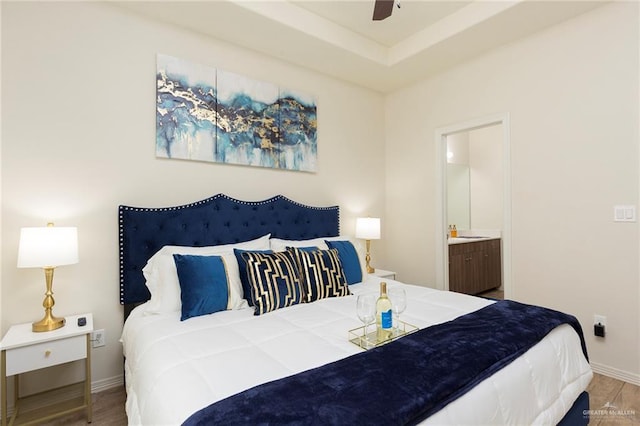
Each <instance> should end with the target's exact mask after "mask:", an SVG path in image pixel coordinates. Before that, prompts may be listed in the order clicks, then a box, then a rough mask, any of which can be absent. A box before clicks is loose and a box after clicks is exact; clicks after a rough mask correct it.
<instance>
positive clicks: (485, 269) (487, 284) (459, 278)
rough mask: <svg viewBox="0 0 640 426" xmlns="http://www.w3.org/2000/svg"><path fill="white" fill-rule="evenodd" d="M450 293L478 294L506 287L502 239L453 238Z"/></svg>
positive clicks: (450, 262)
mask: <svg viewBox="0 0 640 426" xmlns="http://www.w3.org/2000/svg"><path fill="white" fill-rule="evenodd" d="M448 242H449V290H451V291H455V292H458V293H466V294H478V293H482V292H485V291H487V290H491V289H494V288H498V287H500V286H501V285H502V260H501V253H500V242H501V240H500V238H495V237H458V238H449V240H448Z"/></svg>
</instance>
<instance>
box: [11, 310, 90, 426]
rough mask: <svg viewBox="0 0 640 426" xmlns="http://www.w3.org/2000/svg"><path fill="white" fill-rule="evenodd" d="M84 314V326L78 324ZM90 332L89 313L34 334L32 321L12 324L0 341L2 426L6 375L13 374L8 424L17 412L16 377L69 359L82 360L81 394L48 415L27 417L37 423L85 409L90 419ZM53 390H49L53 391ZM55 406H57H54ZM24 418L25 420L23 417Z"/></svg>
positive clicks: (30, 421)
mask: <svg viewBox="0 0 640 426" xmlns="http://www.w3.org/2000/svg"><path fill="white" fill-rule="evenodd" d="M80 317H85V318H86V325H84V326H79V325H78V318H80ZM92 331H93V316H92V314H82V315H73V316H68V317H66V325H65V326H64V327H62V328H59V329H57V330H53V331H45V332H39V333H34V332H33V331H31V323H25V324H19V325H14V326H12V327H11V328H10V329H9V331H7V334H5V336H4V338H3V339H2V342H0V350H2V360H1V368H2V371H1V377H0V379H1V380H2V426H5V425H6V424H7V377H9V376H15V377H14V411H13V415H12V417H11V423H13V422H14V420H16V417H17V416H19V415H20V409H19V408H20V405H19V404H20V401H21V398H20V397H19V395H20V387H19V377H20V374H21V373H26V372H29V371H33V370H38V369H41V368H48V367H52V366H54V365H59V364H64V363H67V362H71V361H78V360H83V359H84V360H85V380H84V396H83V397H81V398H78V399H77V400H72V401H69V402H70V403H72V405H71V406H67V405H68V404H66V403H65V404H60V406H59V408H60V410H59V411H57V412H56V413H51V414H47V415H45V416H43V417H41V418H39V419H28V422H29V423H34V424H35V423H38V422H42V421H44V420H49V419H52V418H55V417H58V416H62V415H65V414H69V413H72V412H75V411H80V410H84V409H86V410H87V421H88V422H91V417H92V406H91V332H92ZM55 390H58V389H53V390H51V391H49V392H54V391H55ZM56 408H58V407H56ZM25 420H27V419H25Z"/></svg>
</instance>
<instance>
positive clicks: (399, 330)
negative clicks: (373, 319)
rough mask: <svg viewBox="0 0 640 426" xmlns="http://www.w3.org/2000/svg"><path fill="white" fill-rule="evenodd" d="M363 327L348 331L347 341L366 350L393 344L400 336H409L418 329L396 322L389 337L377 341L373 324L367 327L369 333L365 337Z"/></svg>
mask: <svg viewBox="0 0 640 426" xmlns="http://www.w3.org/2000/svg"><path fill="white" fill-rule="evenodd" d="M364 330H365V327H364V326H362V327H358V328H354V329H353V330H349V341H350V342H351V343H353V344H354V345H356V346H358V347H360V348H362V349H364V350H367V349H371V348H376V347H378V346H382V345H384V344H386V343H389V342H393V341H394V340H396V339H399V338H401V337H402V336H406V335H407V334H411V333H413V332H414V331H418V327H416V326H415V325H411V324H409V323H406V322H404V321H398V326H397V327H395V328H394V329H393V330H392V333H391V336H389V338H388V339H384V340H380V341H378V338H377V332H376V327H375V324H369V325H368V326H367V331H369V330H373V331H369V332H368V333H367V334H366V335H365V334H364Z"/></svg>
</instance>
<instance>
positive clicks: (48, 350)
mask: <svg viewBox="0 0 640 426" xmlns="http://www.w3.org/2000/svg"><path fill="white" fill-rule="evenodd" d="M50 355H51V349H47V350H46V351H44V357H45V358H49V356H50Z"/></svg>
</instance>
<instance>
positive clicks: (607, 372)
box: [590, 362, 640, 386]
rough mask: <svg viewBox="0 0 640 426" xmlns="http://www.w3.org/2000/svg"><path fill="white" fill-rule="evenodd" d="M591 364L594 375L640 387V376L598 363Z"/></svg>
mask: <svg viewBox="0 0 640 426" xmlns="http://www.w3.org/2000/svg"><path fill="white" fill-rule="evenodd" d="M590 364H591V369H592V370H593V372H594V373H598V374H602V375H603V376H607V377H611V378H613V379H617V380H622V381H623V382H627V383H631V384H632V385H636V386H640V374H635V373H630V372H628V371H624V370H619V369H617V368H613V367H609V366H608V365H603V364H598V363H597V362H592V363H590Z"/></svg>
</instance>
